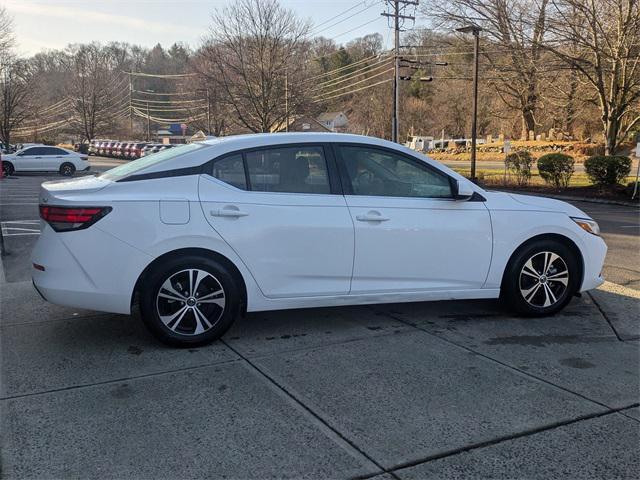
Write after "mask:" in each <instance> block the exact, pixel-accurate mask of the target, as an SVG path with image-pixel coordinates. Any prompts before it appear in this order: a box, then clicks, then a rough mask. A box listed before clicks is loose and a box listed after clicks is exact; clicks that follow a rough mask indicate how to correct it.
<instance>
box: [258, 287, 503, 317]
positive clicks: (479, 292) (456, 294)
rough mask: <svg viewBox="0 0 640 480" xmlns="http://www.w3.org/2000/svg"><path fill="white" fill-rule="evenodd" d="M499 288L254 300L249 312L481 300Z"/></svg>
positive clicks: (491, 295) (493, 295) (497, 295)
mask: <svg viewBox="0 0 640 480" xmlns="http://www.w3.org/2000/svg"><path fill="white" fill-rule="evenodd" d="M499 296H500V289H499V288H495V289H485V288H482V289H472V290H446V291H422V292H401V293H370V294H362V295H336V296H318V297H295V298H266V297H263V296H260V298H253V299H251V300H252V301H249V304H248V305H247V311H248V312H262V311H268V310H287V309H293V308H316V307H339V306H345V305H372V304H379V303H409V302H431V301H439V300H481V299H490V298H498V297H499Z"/></svg>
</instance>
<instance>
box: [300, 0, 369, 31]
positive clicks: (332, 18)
mask: <svg viewBox="0 0 640 480" xmlns="http://www.w3.org/2000/svg"><path fill="white" fill-rule="evenodd" d="M363 3H366V2H364V1H359V2H357V3H356V4H355V5H353V6H351V7H349V8H347V9H346V10H344V11H342V12H340V13H338V14H337V15H334V16H333V17H331V18H328V19H327V20H325V21H324V22H321V23H319V24H318V25H316V26H315V27H314V28H313V30H312V31H311V33H310V34H311V35H313V34H314V33H313V31H314V30H317V29H318V28H319V27H321V26H322V25H326V24H327V23H329V22H330V21H332V20H335V19H336V18H338V17H341V16H342V15H344V14H345V13H349V12H350V11H351V10H353V9H354V8H357V7H358V6H359V5H361V4H363Z"/></svg>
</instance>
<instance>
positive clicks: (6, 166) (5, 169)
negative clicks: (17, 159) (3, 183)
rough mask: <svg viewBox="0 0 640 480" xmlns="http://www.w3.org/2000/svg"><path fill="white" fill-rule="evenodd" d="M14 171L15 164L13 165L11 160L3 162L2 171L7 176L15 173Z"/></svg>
mask: <svg viewBox="0 0 640 480" xmlns="http://www.w3.org/2000/svg"><path fill="white" fill-rule="evenodd" d="M13 171H14V170H13V165H11V164H10V163H9V162H2V173H3V174H4V176H5V177H8V176H10V175H13Z"/></svg>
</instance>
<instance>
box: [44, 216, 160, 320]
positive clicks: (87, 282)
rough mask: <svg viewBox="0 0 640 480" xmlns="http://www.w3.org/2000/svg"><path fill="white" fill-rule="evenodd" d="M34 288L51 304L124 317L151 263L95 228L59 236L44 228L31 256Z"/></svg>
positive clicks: (139, 253) (143, 256)
mask: <svg viewBox="0 0 640 480" xmlns="http://www.w3.org/2000/svg"><path fill="white" fill-rule="evenodd" d="M32 260H33V263H36V264H38V265H42V266H43V267H44V271H40V270H36V269H35V268H34V269H33V270H32V280H33V285H34V287H35V289H36V290H37V291H38V293H40V295H41V296H42V297H43V298H44V299H45V300H46V301H48V302H51V303H54V304H56V305H63V306H67V307H74V308H83V309H89V310H98V311H103V312H112V313H124V314H128V313H130V311H131V298H132V295H133V290H134V288H135V284H136V282H137V280H138V276H139V274H140V272H142V271H143V270H144V268H145V266H146V265H147V264H148V263H149V262H150V261H151V260H152V258H151V257H150V256H148V255H146V254H144V253H142V252H140V251H139V250H136V249H134V248H133V247H131V246H129V245H127V244H126V243H124V242H121V241H120V240H118V239H116V238H114V237H113V236H111V235H108V234H106V233H104V232H102V231H101V230H100V229H98V228H96V226H93V227H90V228H87V229H85V230H79V231H77V232H64V233H56V232H54V231H53V230H52V229H51V227H50V226H49V225H45V226H44V227H43V229H42V233H41V235H40V238H39V239H38V242H37V243H36V246H35V248H34V250H33V254H32Z"/></svg>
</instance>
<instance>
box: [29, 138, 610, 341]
mask: <svg viewBox="0 0 640 480" xmlns="http://www.w3.org/2000/svg"><path fill="white" fill-rule="evenodd" d="M40 216H41V218H42V219H43V222H42V233H41V235H40V238H39V239H38V243H37V245H36V247H35V250H34V252H33V256H32V260H33V268H34V269H33V283H34V286H35V287H36V289H37V290H38V291H39V292H40V293H41V295H42V296H43V297H44V298H45V299H46V300H48V301H50V302H52V303H56V304H60V305H68V306H72V307H78V308H88V309H93V310H102V311H107V312H115V313H125V314H129V313H130V312H131V307H132V303H133V302H134V298H137V299H138V300H139V304H140V311H141V313H142V318H143V320H144V322H145V323H146V325H147V326H148V327H149V329H150V330H151V331H152V332H153V333H154V334H155V335H156V336H157V337H158V338H159V339H160V340H162V341H164V342H167V343H169V344H172V345H180V346H188V345H198V344H203V343H207V342H210V341H212V340H214V339H216V338H218V337H220V336H221V335H222V334H223V333H224V332H225V331H226V330H227V329H228V328H229V326H230V325H231V323H232V322H233V321H234V319H235V318H236V317H237V316H238V315H239V314H240V313H241V312H243V311H249V312H254V311H261V310H279V309H288V308H305V307H320V306H339V305H355V304H367V303H387V302H414V301H425V300H452V299H472V298H498V297H502V298H503V299H504V300H505V301H506V303H507V304H508V305H510V307H511V308H512V309H513V310H515V311H516V312H518V313H520V314H522V315H528V316H541V315H551V314H554V313H556V312H558V311H560V310H561V309H562V308H563V307H564V306H565V305H567V303H569V301H570V300H571V298H572V297H573V296H574V295H575V294H578V293H579V292H581V291H585V290H589V289H592V288H596V287H597V286H598V285H600V284H601V283H602V282H603V280H602V277H601V275H600V272H601V269H602V265H603V262H604V258H605V254H606V251H607V247H606V245H605V243H604V241H603V240H602V238H600V236H599V228H598V224H597V223H596V222H595V221H593V219H591V218H589V216H588V215H587V214H585V213H584V212H582V211H581V210H579V209H577V208H575V207H573V206H572V205H570V204H568V203H564V202H560V201H557V200H551V199H548V198H541V197H529V196H524V195H513V194H508V193H500V192H489V191H485V190H483V189H482V188H480V187H478V186H477V185H474V184H473V183H471V182H469V181H468V180H467V179H465V178H464V177H462V176H461V175H459V174H457V173H456V172H454V171H452V170H450V169H448V168H446V167H444V166H443V165H441V164H439V163H438V162H436V161H434V160H432V159H430V158H428V157H425V156H424V155H421V154H419V153H417V152H415V151H413V150H410V149H408V148H406V147H403V146H400V145H397V144H395V143H391V142H387V141H385V140H380V139H377V138H370V137H362V136H357V135H343V134H334V133H282V134H261V135H243V136H236V137H223V138H220V139H215V140H206V141H203V142H199V143H192V144H188V145H183V146H179V147H175V148H172V149H169V150H165V151H162V152H159V153H156V154H154V155H150V156H147V157H144V158H142V159H140V160H136V161H133V162H130V163H128V164H125V165H121V166H119V167H116V168H114V169H112V170H109V171H107V172H105V173H102V174H100V175H98V176H95V177H86V176H85V177H82V178H78V179H73V180H59V181H52V182H46V183H43V184H42V187H41V193H40ZM96 252H99V255H96Z"/></svg>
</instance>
